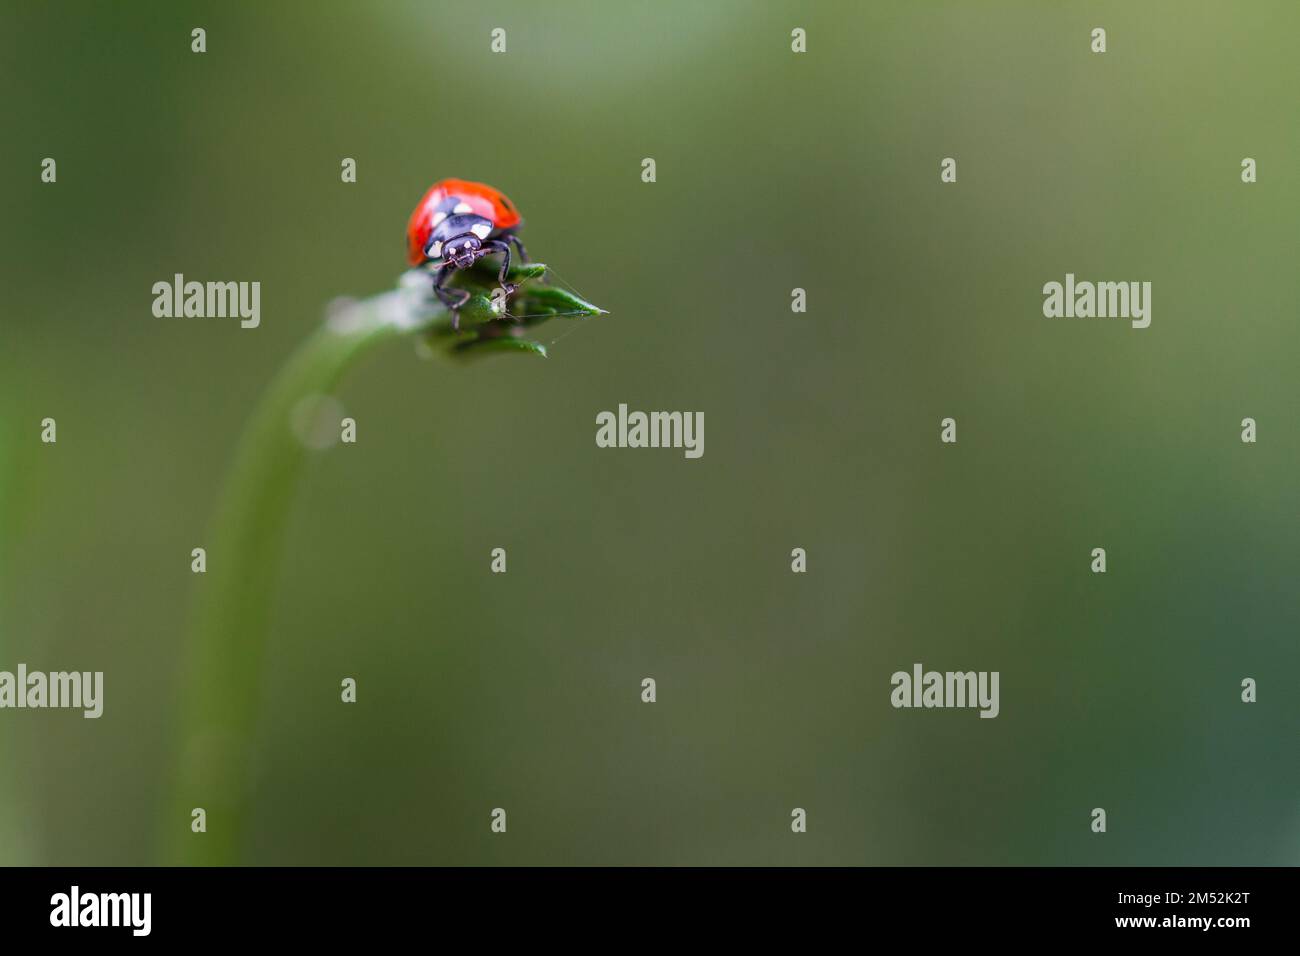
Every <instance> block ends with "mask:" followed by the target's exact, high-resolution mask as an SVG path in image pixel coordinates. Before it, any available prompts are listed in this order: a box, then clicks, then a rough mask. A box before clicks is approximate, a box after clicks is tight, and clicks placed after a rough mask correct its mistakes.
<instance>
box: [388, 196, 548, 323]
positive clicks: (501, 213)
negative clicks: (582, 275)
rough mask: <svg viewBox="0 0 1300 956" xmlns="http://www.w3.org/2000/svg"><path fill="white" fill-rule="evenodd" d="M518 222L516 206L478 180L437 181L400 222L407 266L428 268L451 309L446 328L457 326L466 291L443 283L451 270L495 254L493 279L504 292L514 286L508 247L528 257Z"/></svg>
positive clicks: (436, 293)
mask: <svg viewBox="0 0 1300 956" xmlns="http://www.w3.org/2000/svg"><path fill="white" fill-rule="evenodd" d="M521 225H523V220H522V219H521V218H520V217H519V210H517V209H516V208H515V204H514V203H512V202H511V201H510V197H508V196H507V195H506V194H505V193H503V192H502V191H501V190H499V189H495V188H493V187H492V186H488V185H486V184H484V183H475V182H470V181H469V180H466V179H443V180H440V181H439V182H436V183H434V184H433V185H432V186H430V187H429V191H428V192H427V193H425V194H424V198H423V199H421V200H420V203H419V205H417V206H416V207H415V211H414V212H413V213H411V220H410V222H408V223H407V225H406V258H407V260H408V261H409V262H410V263H411V265H413V266H417V267H419V266H423V267H425V268H427V269H429V270H431V271H433V272H434V280H433V291H434V294H435V295H437V296H438V298H439V300H440V301H441V302H442V303H443V305H445V306H447V308H449V309H450V310H451V313H452V328H457V327H458V326H459V318H460V317H459V310H460V308H461V307H462V306H463V305H464V304H465V303H466V302H468V301H469V297H470V293H469V290H468V289H449V288H447V287H446V282H447V280H448V279H450V278H451V276H452V274H453V273H454V272H455V271H456V270H457V269H468V268H469V267H470V266H472V265H473V264H474V263H475V262H477V261H478V260H479V259H481V258H482V257H483V256H488V255H492V254H493V253H497V252H499V253H501V256H502V260H501V272H500V274H499V279H500V282H501V287H502V288H503V289H504V290H505V293H506V295H511V294H513V293H514V291H515V286H513V285H511V284H510V283H508V282H506V276H507V275H508V274H509V273H510V247H511V245H513V246H514V247H515V248H516V249H517V250H518V251H519V258H520V260H522V261H523V262H527V261H528V254H527V252H525V250H524V244H523V243H522V242H521V241H520V240H519V237H518V236H517V235H516V234H515V230H516V229H518V228H519V227H520V226H521Z"/></svg>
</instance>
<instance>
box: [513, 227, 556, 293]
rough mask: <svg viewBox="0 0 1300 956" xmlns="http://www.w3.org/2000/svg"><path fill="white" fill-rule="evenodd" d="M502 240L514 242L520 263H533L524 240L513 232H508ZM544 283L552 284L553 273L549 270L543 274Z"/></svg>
mask: <svg viewBox="0 0 1300 956" xmlns="http://www.w3.org/2000/svg"><path fill="white" fill-rule="evenodd" d="M501 238H503V239H505V240H506V241H507V242H513V243H514V245H515V249H517V250H518V251H519V261H520V262H532V261H533V260H531V259H529V258H528V250H527V249H525V248H524V241H523V240H522V239H520V238H519V237H518V236H516V235H515V234H514V233H513V232H507V233H504V234H503V235H502V237H501ZM542 281H543V282H550V281H551V273H550V270H549V269H548V270H547V271H546V272H544V273H543V274H542Z"/></svg>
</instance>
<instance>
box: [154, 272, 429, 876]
mask: <svg viewBox="0 0 1300 956" xmlns="http://www.w3.org/2000/svg"><path fill="white" fill-rule="evenodd" d="M440 318H441V319H445V318H446V313H445V312H444V311H443V310H442V309H440V308H437V309H435V308H432V307H430V306H427V305H425V306H413V305H412V303H411V301H410V299H409V298H408V297H407V296H406V295H405V294H404V293H403V292H402V291H401V290H398V291H394V292H388V293H384V294H383V295H378V296H375V297H373V298H370V299H366V300H363V301H359V302H354V303H350V304H348V305H346V306H344V307H342V308H340V309H338V310H336V311H335V312H334V313H333V314H332V315H331V316H330V318H329V319H328V320H327V321H326V322H325V323H324V324H323V325H322V326H321V327H320V328H319V329H317V331H316V332H315V333H313V335H312V336H311V337H310V338H309V339H308V340H307V341H306V342H305V343H303V345H302V346H301V347H300V348H299V349H298V351H297V352H296V353H294V354H293V356H292V357H291V358H290V359H289V361H288V363H287V364H286V365H285V366H284V368H283V369H281V371H280V373H279V374H278V375H277V376H276V378H275V380H274V381H273V382H272V383H271V385H270V387H269V388H268V389H267V391H266V392H265V394H264V395H263V396H262V398H261V400H260V401H259V403H258V405H257V408H256V411H255V412H254V414H253V417H252V419H251V420H250V422H249V424H248V427H247V428H246V430H245V432H244V435H243V437H242V439H241V441H240V445H239V448H238V451H237V452H236V457H235V461H234V465H233V467H232V469H231V471H230V473H229V476H228V477H227V479H226V484H225V488H224V492H223V495H222V498H221V501H220V504H219V506H218V508H217V511H216V514H215V518H214V521H213V524H212V526H211V530H210V536H209V539H208V541H207V543H206V551H207V563H208V568H207V572H206V573H205V574H203V575H200V576H198V577H197V578H196V580H197V589H198V595H197V600H196V605H195V612H194V618H193V622H192V629H191V633H190V645H189V648H188V652H189V660H188V662H187V664H188V670H187V671H185V672H184V673H183V675H182V680H181V688H182V693H183V695H184V700H183V701H182V711H181V713H182V715H183V716H182V718H181V725H180V740H179V745H180V751H179V757H178V759H179V763H178V765H177V768H176V780H175V783H174V792H173V794H172V799H171V801H170V802H169V804H168V805H167V806H166V808H165V812H164V815H163V820H164V824H163V825H164V834H165V840H164V847H165V853H166V858H167V860H168V862H174V863H191V864H204V865H226V864H233V863H236V862H237V861H238V860H239V859H240V858H241V857H242V855H243V854H242V850H243V837H244V833H245V829H246V826H247V817H248V808H249V798H250V796H251V794H250V789H251V776H250V772H249V770H250V766H251V763H252V760H253V757H254V749H255V747H254V744H255V731H256V726H257V718H258V710H259V703H260V698H261V691H262V678H263V674H262V668H263V660H264V657H265V653H266V646H267V635H268V624H269V621H270V617H271V612H272V603H273V596H274V592H275V586H276V580H277V568H278V565H279V557H280V551H281V546H282V544H283V538H284V530H285V526H286V523H287V520H288V516H289V510H290V505H291V504H292V500H293V496H294V492H295V487H296V483H297V477H298V474H299V472H300V471H301V469H302V465H303V459H304V457H305V454H306V449H305V447H304V446H303V444H302V442H301V441H299V439H298V438H297V437H296V436H295V434H294V432H293V427H292V418H293V415H294V411H295V409H296V408H298V406H299V403H300V402H302V401H303V400H304V399H311V398H312V397H314V396H319V395H324V394H328V393H329V392H330V391H332V390H333V389H334V388H335V387H336V386H337V384H338V382H339V380H340V379H341V378H342V377H343V375H344V373H345V372H346V371H347V369H348V368H349V367H351V366H352V365H353V364H354V363H355V362H356V361H357V359H358V358H359V357H360V356H361V355H363V354H364V353H365V352H367V351H368V350H369V349H371V348H372V347H374V346H375V345H378V344H379V343H381V342H384V341H386V340H388V339H391V338H397V337H400V336H406V335H411V334H415V333H418V332H422V331H425V330H427V329H429V328H430V327H431V326H432V325H433V324H434V322H435V321H437V320H438V319H440ZM195 808H202V809H203V810H204V811H205V814H206V828H207V829H206V832H200V833H196V832H193V830H192V826H191V821H192V816H191V815H192V811H193V810H194V809H195Z"/></svg>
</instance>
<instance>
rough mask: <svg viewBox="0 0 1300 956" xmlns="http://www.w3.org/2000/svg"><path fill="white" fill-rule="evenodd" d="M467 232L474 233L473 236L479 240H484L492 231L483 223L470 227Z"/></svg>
mask: <svg viewBox="0 0 1300 956" xmlns="http://www.w3.org/2000/svg"><path fill="white" fill-rule="evenodd" d="M469 231H470V232H472V233H474V235H476V236H478V237H479V238H480V239H486V238H487V235H488V233H489V232H491V231H492V227H491V226H489V225H488V224H487V223H485V222H480V223H477V224H476V225H473V226H470V227H469Z"/></svg>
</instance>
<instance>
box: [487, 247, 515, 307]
mask: <svg viewBox="0 0 1300 956" xmlns="http://www.w3.org/2000/svg"><path fill="white" fill-rule="evenodd" d="M483 249H484V250H485V252H484V255H491V254H492V253H493V252H499V253H501V269H500V271H498V272H497V281H498V282H499V283H501V288H503V289H505V290H506V295H514V294H515V291H516V290H517V289H518V288H519V287H518V286H516V285H512V284H511V283H509V282H507V281H506V277H507V276H509V275H510V244H509V243H507V242H502V241H501V240H500V239H491V240H489V241H488V242H485V243H483Z"/></svg>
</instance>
